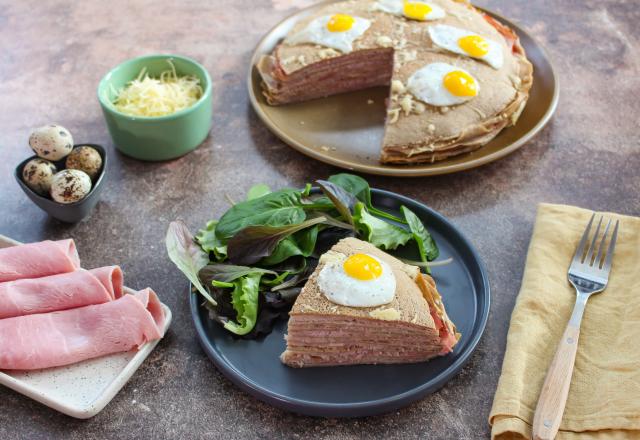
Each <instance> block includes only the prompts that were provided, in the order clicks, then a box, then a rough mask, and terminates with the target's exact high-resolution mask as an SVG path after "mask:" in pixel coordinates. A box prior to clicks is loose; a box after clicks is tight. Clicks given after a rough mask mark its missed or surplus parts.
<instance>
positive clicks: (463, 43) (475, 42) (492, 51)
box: [429, 24, 504, 69]
mask: <svg viewBox="0 0 640 440" xmlns="http://www.w3.org/2000/svg"><path fill="white" fill-rule="evenodd" d="M429 36H430V37H431V41H433V44H435V45H436V46H439V47H441V48H443V49H445V50H448V51H450V52H453V53H457V54H459V55H464V56H467V57H471V58H476V59H478V60H482V61H484V62H485V63H487V64H488V65H490V66H491V67H493V68H494V69H499V68H501V67H502V64H503V63H504V58H503V54H502V46H500V44H498V43H496V42H495V41H492V40H489V39H487V38H485V37H482V36H480V35H478V34H476V33H474V32H471V31H468V30H466V29H460V28H457V27H454V26H448V25H446V24H438V25H435V26H429Z"/></svg>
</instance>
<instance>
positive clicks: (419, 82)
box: [407, 63, 480, 107]
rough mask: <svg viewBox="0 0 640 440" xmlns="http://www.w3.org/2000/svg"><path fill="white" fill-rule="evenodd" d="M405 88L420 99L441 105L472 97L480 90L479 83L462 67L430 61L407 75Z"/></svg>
mask: <svg viewBox="0 0 640 440" xmlns="http://www.w3.org/2000/svg"><path fill="white" fill-rule="evenodd" d="M407 89H408V90H409V92H410V93H411V94H412V95H413V96H415V97H416V98H418V99H419V100H420V101H423V102H426V103H427V104H430V105H433V106H436V107H442V106H448V105H456V104H462V103H463V102H466V101H468V100H470V99H473V98H474V97H475V96H477V95H478V93H479V92H480V85H479V84H478V81H477V80H476V79H475V78H474V77H473V76H471V74H470V73H469V72H467V71H466V70H464V69H461V68H459V67H456V66H452V65H451V64H447V63H431V64H427V65H426V66H424V67H422V68H421V69H418V70H416V71H415V72H414V73H413V75H411V76H410V77H409V80H408V81H407Z"/></svg>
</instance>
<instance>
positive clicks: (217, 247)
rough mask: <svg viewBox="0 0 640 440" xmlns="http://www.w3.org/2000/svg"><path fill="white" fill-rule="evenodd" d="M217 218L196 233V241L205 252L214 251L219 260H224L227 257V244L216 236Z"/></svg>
mask: <svg viewBox="0 0 640 440" xmlns="http://www.w3.org/2000/svg"><path fill="white" fill-rule="evenodd" d="M217 224H218V221H217V220H210V221H208V222H207V225H206V226H205V228H204V229H200V231H198V233H197V234H196V241H197V242H198V244H199V245H200V247H201V248H202V249H203V250H204V251H205V252H213V255H214V256H215V258H216V260H217V261H224V260H225V259H226V258H227V246H226V245H223V244H222V242H221V241H220V240H219V239H218V237H216V225H217Z"/></svg>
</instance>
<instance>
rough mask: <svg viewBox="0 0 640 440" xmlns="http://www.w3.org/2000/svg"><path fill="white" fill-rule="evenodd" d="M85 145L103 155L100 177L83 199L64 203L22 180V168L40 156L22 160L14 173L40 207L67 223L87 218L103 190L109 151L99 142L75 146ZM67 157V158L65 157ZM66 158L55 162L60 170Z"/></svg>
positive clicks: (24, 189)
mask: <svg viewBox="0 0 640 440" xmlns="http://www.w3.org/2000/svg"><path fill="white" fill-rule="evenodd" d="M83 145H88V146H89V147H93V148H95V149H96V150H98V153H100V156H102V168H101V169H100V172H99V173H98V177H97V178H96V179H95V181H93V182H92V186H91V191H89V194H87V195H86V196H85V197H84V198H83V199H82V200H78V201H77V202H74V203H69V204H64V203H58V202H56V201H54V200H52V199H50V198H49V197H45V196H41V195H40V194H38V193H36V192H34V191H33V190H32V189H31V188H29V187H28V186H27V184H26V183H24V181H23V180H22V170H23V169H24V167H25V165H26V164H27V162H29V161H30V160H31V159H35V158H37V157H38V156H36V155H34V156H31V157H29V158H27V159H25V160H23V161H22V162H20V164H19V165H18V166H17V167H16V171H15V173H14V175H15V177H16V180H17V181H18V184H19V185H20V188H22V190H23V191H24V192H25V194H26V195H27V196H29V198H30V199H31V200H32V201H33V203H35V204H36V205H38V207H39V208H40V209H42V210H43V211H45V212H46V213H47V214H49V215H50V216H51V217H54V218H57V219H58V220H62V221H63V222H67V223H76V222H79V221H80V220H82V219H83V218H85V217H86V216H87V215H88V214H89V213H90V212H91V210H92V209H93V207H94V206H96V203H98V200H99V199H100V193H101V192H102V187H103V184H104V180H105V179H104V175H105V170H106V169H107V152H106V151H105V149H104V148H103V147H102V146H101V145H97V144H77V145H74V148H75V147H80V146H83ZM65 159H66V158H65ZM65 159H61V160H59V161H56V162H54V164H55V165H56V167H57V168H58V170H62V169H64V168H65V166H64V161H65Z"/></svg>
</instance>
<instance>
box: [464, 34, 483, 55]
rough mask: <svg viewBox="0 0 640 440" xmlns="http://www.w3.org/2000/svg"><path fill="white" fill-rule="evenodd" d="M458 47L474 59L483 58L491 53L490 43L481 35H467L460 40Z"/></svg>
mask: <svg viewBox="0 0 640 440" xmlns="http://www.w3.org/2000/svg"><path fill="white" fill-rule="evenodd" d="M458 46H460V49H462V50H464V51H465V52H466V53H468V54H469V55H471V56H472V57H482V56H485V55H486V54H487V53H488V52H489V43H487V40H485V39H484V38H482V37H481V36H480V35H467V36H466V37H462V38H460V39H459V40H458Z"/></svg>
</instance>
